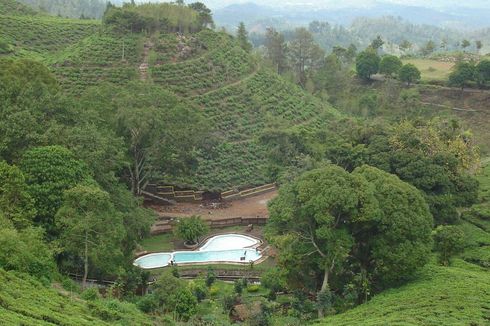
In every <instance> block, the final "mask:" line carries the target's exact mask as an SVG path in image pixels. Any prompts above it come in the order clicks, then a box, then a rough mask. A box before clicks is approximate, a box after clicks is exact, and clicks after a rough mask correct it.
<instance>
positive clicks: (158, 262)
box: [134, 252, 172, 268]
mask: <svg viewBox="0 0 490 326" xmlns="http://www.w3.org/2000/svg"><path fill="white" fill-rule="evenodd" d="M170 258H172V255H171V254H168V253H164V252H162V253H157V254H149V255H145V256H142V257H140V258H138V259H136V260H135V261H134V264H135V265H136V266H139V267H141V268H157V267H163V266H167V265H168V264H169V263H170Z"/></svg>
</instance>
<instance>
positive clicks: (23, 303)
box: [0, 268, 153, 326]
mask: <svg viewBox="0 0 490 326" xmlns="http://www.w3.org/2000/svg"><path fill="white" fill-rule="evenodd" d="M0 321H1V323H2V325H73V326H79V325H80V326H81V325H110V324H118V325H153V323H152V321H151V319H150V317H148V316H147V315H145V314H144V313H142V312H141V311H139V310H138V309H137V308H136V306H135V305H133V304H130V303H124V302H120V301H118V300H102V299H100V300H99V299H95V300H91V301H85V300H82V299H81V298H80V297H79V295H78V294H76V293H70V292H68V291H64V290H56V289H54V288H52V287H51V286H46V285H43V284H41V283H40V282H39V281H37V280H36V279H35V278H33V277H31V276H29V275H27V274H21V273H16V272H6V271H4V270H3V269H1V268H0Z"/></svg>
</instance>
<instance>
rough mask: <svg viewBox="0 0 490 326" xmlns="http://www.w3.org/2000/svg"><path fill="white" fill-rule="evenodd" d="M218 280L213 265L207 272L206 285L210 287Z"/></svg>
mask: <svg viewBox="0 0 490 326" xmlns="http://www.w3.org/2000/svg"><path fill="white" fill-rule="evenodd" d="M214 281H216V274H215V273H214V270H213V268H212V267H208V272H207V274H206V286H208V287H210V286H211V285H213V283H214Z"/></svg>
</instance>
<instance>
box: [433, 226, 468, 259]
mask: <svg viewBox="0 0 490 326" xmlns="http://www.w3.org/2000/svg"><path fill="white" fill-rule="evenodd" d="M464 243H465V234H464V231H463V230H462V229H461V227H459V226H454V225H448V226H445V225H440V226H438V227H437V228H436V229H435V231H434V248H435V249H436V250H437V251H438V252H439V262H440V263H441V264H442V265H444V266H448V265H449V264H450V260H451V257H452V256H454V255H455V254H457V253H460V252H461V251H463V249H464Z"/></svg>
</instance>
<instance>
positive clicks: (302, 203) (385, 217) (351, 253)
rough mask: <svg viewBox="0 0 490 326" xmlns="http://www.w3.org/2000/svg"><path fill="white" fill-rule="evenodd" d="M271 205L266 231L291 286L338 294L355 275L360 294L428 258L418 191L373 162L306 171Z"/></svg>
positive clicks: (425, 216)
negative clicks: (349, 169)
mask: <svg viewBox="0 0 490 326" xmlns="http://www.w3.org/2000/svg"><path fill="white" fill-rule="evenodd" d="M269 209H270V219H269V222H268V225H267V229H266V234H267V236H268V238H269V239H270V240H271V241H272V243H274V245H276V246H277V247H278V248H279V265H280V266H281V267H282V268H283V269H284V270H285V274H286V277H287V279H288V286H289V287H290V288H294V287H296V286H298V287H303V288H304V287H308V288H309V289H310V290H318V297H319V298H322V297H325V296H328V295H330V294H329V293H330V291H332V293H338V292H339V291H341V290H342V289H344V286H345V285H346V282H354V281H353V279H352V277H353V274H355V275H356V277H354V278H355V279H358V277H361V278H362V279H363V281H362V282H361V283H360V284H358V286H359V288H356V290H357V291H358V293H360V294H362V296H363V297H364V299H365V297H366V296H367V295H368V293H369V288H372V289H375V290H376V289H377V290H379V289H382V288H386V287H388V286H392V285H395V284H399V283H400V282H403V281H405V280H407V279H408V278H410V276H411V275H412V274H413V272H414V271H415V270H416V269H417V268H419V267H421V266H423V265H424V264H425V263H426V262H427V259H428V257H429V253H430V249H431V236H430V233H431V226H432V217H431V215H430V213H429V210H428V207H427V204H426V203H425V201H424V199H423V197H422V196H421V194H420V192H419V191H418V190H417V189H415V188H414V187H413V186H410V185H408V184H406V183H404V182H403V181H401V180H400V179H398V178H397V177H396V176H393V175H390V174H388V173H386V172H382V171H380V170H378V169H376V168H373V167H368V166H364V167H362V168H359V169H357V170H355V171H354V172H353V173H348V172H346V171H345V170H343V169H342V168H340V167H338V166H333V165H329V166H326V167H324V168H320V169H316V170H312V171H309V172H306V173H304V174H303V175H301V176H300V177H299V178H298V179H297V180H295V181H294V182H292V183H291V184H287V185H285V186H283V187H282V188H281V190H280V192H279V196H278V197H277V198H276V199H274V200H273V201H272V202H271V203H270V205H269ZM400 212H403V213H400ZM305 271H308V273H305ZM315 280H318V281H319V284H316V283H315ZM370 282H372V284H369V283H370ZM366 283H367V284H366ZM351 284H352V283H351ZM318 310H319V311H318V312H319V315H320V316H322V315H323V314H324V310H323V307H322V306H321V305H319V308H318Z"/></svg>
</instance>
